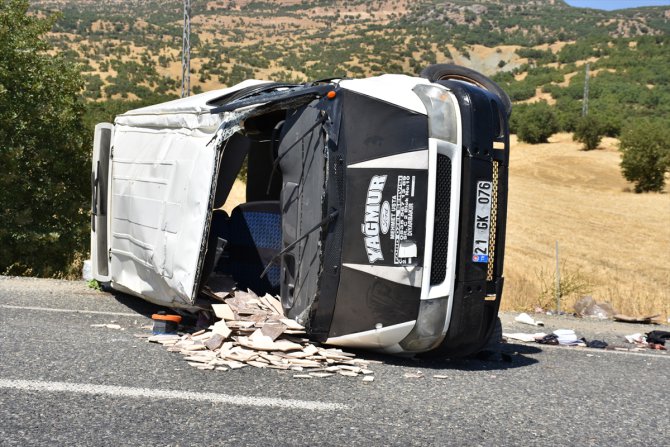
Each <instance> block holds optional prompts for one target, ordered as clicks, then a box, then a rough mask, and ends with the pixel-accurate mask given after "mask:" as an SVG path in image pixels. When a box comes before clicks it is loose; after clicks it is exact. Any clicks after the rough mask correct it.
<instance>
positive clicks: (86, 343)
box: [0, 277, 670, 446]
mask: <svg viewBox="0 0 670 447" xmlns="http://www.w3.org/2000/svg"><path fill="white" fill-rule="evenodd" d="M153 310H154V309H153V308H152V307H151V306H149V305H147V304H144V303H143V302H141V301H139V300H136V299H132V298H128V297H124V296H120V295H119V296H114V295H111V294H107V293H101V292H96V291H93V290H91V289H88V288H87V287H86V286H85V284H84V283H82V282H74V283H69V282H61V281H48V280H35V279H12V278H3V277H0V360H1V361H0V445H2V446H32V445H49V446H54V445H87V446H90V445H95V446H103V445H113V446H119V445H143V446H144V445H147V446H153V445H233V446H236V445H253V446H264V445H268V446H284V445H304V446H315V445H347V446H348V445H403V446H404V445H421V446H427V445H438V446H443V445H543V446H544V445H571V446H572V445H599V446H602V445H635V446H639V445H670V402H669V396H670V393H669V392H668V391H669V384H670V380H669V379H670V355H667V354H661V353H654V352H651V351H650V352H649V353H619V352H603V351H599V350H576V349H571V348H560V347H559V348H555V347H541V346H540V347H538V346H528V345H517V344H508V345H503V346H504V348H503V350H504V352H505V353H506V354H507V355H506V356H505V357H506V360H503V361H482V360H472V359H471V360H452V361H449V360H443V361H425V360H421V361H416V360H409V359H397V358H392V357H379V356H374V355H371V354H364V353H363V354H360V355H363V356H365V357H367V358H370V359H373V360H377V361H381V363H376V364H373V365H372V368H371V369H373V370H374V371H375V380H374V382H372V383H364V382H362V381H361V380H360V378H358V379H354V378H349V377H343V376H334V377H329V378H325V379H309V380H308V379H294V378H293V377H292V374H291V373H289V372H279V371H274V370H259V369H254V368H244V369H241V370H236V371H229V372H220V371H200V370H197V369H195V368H192V367H190V366H188V365H187V364H186V362H184V361H183V360H182V357H181V356H180V355H178V354H172V353H169V352H167V351H166V350H165V349H164V348H163V347H161V346H159V345H156V344H150V343H147V342H145V341H143V340H140V339H138V338H136V337H134V335H133V334H136V333H141V332H146V329H142V328H141V327H142V326H144V325H147V324H148V323H149V320H148V318H147V317H146V315H147V314H149V313H151V312H152V311H153ZM503 321H505V320H503ZM112 322H116V323H117V324H119V325H121V327H122V328H123V330H116V329H108V328H96V327H91V325H92V324H99V323H112ZM417 371H421V372H422V373H423V375H424V377H423V378H407V377H405V374H407V373H416V372H417ZM433 375H445V376H447V378H446V379H437V378H434V377H433Z"/></svg>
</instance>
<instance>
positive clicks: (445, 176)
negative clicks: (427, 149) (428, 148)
mask: <svg viewBox="0 0 670 447" xmlns="http://www.w3.org/2000/svg"><path fill="white" fill-rule="evenodd" d="M436 177H437V179H436V183H437V184H436V185H435V227H434V229H433V259H432V262H431V265H430V285H431V286H432V285H435V284H442V283H443V282H444V280H445V278H446V276H447V252H448V249H449V209H450V202H451V159H450V158H449V157H447V156H446V155H443V154H437V176H436Z"/></svg>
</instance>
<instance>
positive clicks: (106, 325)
mask: <svg viewBox="0 0 670 447" xmlns="http://www.w3.org/2000/svg"><path fill="white" fill-rule="evenodd" d="M91 327H106V328H107V329H117V330H118V329H120V330H123V328H122V327H121V325H119V324H104V323H103V324H92V325H91Z"/></svg>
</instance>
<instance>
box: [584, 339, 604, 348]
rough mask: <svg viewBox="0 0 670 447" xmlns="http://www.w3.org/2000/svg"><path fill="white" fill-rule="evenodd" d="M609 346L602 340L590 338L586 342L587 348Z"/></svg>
mask: <svg viewBox="0 0 670 447" xmlns="http://www.w3.org/2000/svg"><path fill="white" fill-rule="evenodd" d="M607 346H609V345H608V344H607V342H606V341H603V340H591V341H589V342H587V343H586V347H587V348H594V349H605V348H607Z"/></svg>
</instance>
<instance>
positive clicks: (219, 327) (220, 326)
mask: <svg viewBox="0 0 670 447" xmlns="http://www.w3.org/2000/svg"><path fill="white" fill-rule="evenodd" d="M212 332H214V333H215V334H219V335H221V336H222V337H223V338H224V339H225V338H228V337H230V334H232V333H233V331H232V330H231V329H230V328H229V327H228V325H227V324H226V322H225V321H223V320H221V321H217V322H216V323H214V325H213V326H212Z"/></svg>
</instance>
